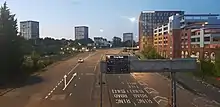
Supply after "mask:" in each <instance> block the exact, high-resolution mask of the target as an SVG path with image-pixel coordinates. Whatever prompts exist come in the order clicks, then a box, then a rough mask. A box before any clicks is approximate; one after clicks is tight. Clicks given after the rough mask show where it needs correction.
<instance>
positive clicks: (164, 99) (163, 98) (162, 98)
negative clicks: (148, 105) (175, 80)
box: [153, 96, 168, 104]
mask: <svg viewBox="0 0 220 107" xmlns="http://www.w3.org/2000/svg"><path fill="white" fill-rule="evenodd" d="M158 98H159V101H158V100H157V99H158ZM153 99H154V101H156V102H157V103H158V104H160V102H161V101H163V102H165V101H168V99H167V98H166V97H162V96H156V97H154V98H153Z"/></svg>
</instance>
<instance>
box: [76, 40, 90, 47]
mask: <svg viewBox="0 0 220 107" xmlns="http://www.w3.org/2000/svg"><path fill="white" fill-rule="evenodd" d="M76 42H78V43H80V44H81V45H82V46H87V45H88V44H92V43H94V41H93V40H92V39H90V38H88V39H79V40H76Z"/></svg>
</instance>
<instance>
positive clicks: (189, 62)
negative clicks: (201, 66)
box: [100, 55, 197, 107]
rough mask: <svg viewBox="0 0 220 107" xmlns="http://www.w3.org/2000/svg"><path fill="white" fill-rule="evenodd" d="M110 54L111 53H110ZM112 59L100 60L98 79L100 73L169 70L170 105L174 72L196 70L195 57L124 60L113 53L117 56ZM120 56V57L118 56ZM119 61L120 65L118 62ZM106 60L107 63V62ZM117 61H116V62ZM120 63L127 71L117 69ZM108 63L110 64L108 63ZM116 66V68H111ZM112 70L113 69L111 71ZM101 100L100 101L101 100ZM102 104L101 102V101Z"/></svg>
mask: <svg viewBox="0 0 220 107" xmlns="http://www.w3.org/2000/svg"><path fill="white" fill-rule="evenodd" d="M110 56H111V55H110ZM112 56H113V59H110V62H111V63H109V62H108V59H106V62H104V61H101V62H100V68H101V69H100V71H101V77H100V79H101V80H100V81H101V82H102V73H106V74H108V73H113V74H116V73H131V72H170V73H171V84H172V85H171V86H172V89H171V91H172V93H171V96H172V98H171V103H172V107H176V76H175V74H176V72H190V71H196V70H197V63H196V59H194V58H188V59H156V60H131V59H130V58H129V60H130V61H128V62H126V61H125V59H123V60H124V61H123V60H118V59H114V58H117V57H118V56H119V55H115V56H117V57H114V55H112ZM119 58H120V57H119ZM117 61H119V62H120V65H119V64H118V62H117ZM107 62H108V63H107ZM116 62H117V63H116ZM121 63H127V64H128V66H127V67H129V68H128V69H127V70H128V72H125V71H124V70H122V69H124V68H120V67H119V68H120V71H115V70H119V69H118V66H121ZM108 64H110V65H108ZM122 65H123V64H122ZM112 67H116V68H117V69H116V68H112ZM112 70H113V71H112ZM100 86H101V93H102V85H100ZM100 97H101V100H102V94H101V96H100ZM101 102H102V101H101ZM101 104H102V103H101Z"/></svg>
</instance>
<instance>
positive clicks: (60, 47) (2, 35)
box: [0, 2, 93, 86]
mask: <svg viewBox="0 0 220 107" xmlns="http://www.w3.org/2000/svg"><path fill="white" fill-rule="evenodd" d="M88 43H93V41H92V40H91V39H90V38H89V39H82V40H75V41H73V40H66V39H53V38H49V37H47V38H44V39H43V38H38V39H30V40H26V39H24V38H23V37H22V35H19V33H18V26H17V19H16V18H15V14H13V13H12V12H11V11H10V9H9V8H8V6H7V3H6V2H5V3H4V4H3V5H2V6H1V8H0V49H1V52H0V60H1V66H0V86H3V85H6V84H10V83H16V82H20V81H22V80H24V79H25V78H26V77H28V76H29V75H30V74H32V73H33V72H36V71H37V70H39V69H42V68H44V67H45V66H47V65H49V64H51V63H53V62H54V61H56V60H59V59H61V58H65V57H68V56H71V55H75V54H77V53H78V51H74V50H73V49H72V47H74V48H76V50H77V49H78V50H79V49H81V48H82V47H83V46H86V45H87V44H88Z"/></svg>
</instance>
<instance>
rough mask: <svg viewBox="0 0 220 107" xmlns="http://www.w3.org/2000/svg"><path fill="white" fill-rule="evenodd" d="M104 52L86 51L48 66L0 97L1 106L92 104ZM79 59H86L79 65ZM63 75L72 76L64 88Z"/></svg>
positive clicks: (87, 106) (36, 106)
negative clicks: (94, 85) (94, 86)
mask: <svg viewBox="0 0 220 107" xmlns="http://www.w3.org/2000/svg"><path fill="white" fill-rule="evenodd" d="M114 51H116V50H113V52H114ZM105 52H106V50H100V51H97V52H85V53H82V54H79V55H77V56H75V57H73V58H71V59H68V60H66V61H61V62H59V63H56V64H54V65H52V66H50V67H48V68H47V70H46V72H44V73H42V74H40V75H35V76H32V77H30V79H29V80H28V81H27V83H25V84H24V85H22V86H20V87H18V88H16V89H14V90H13V91H10V92H8V93H6V94H5V95H3V96H0V107H39V106H42V107H43V106H45V107H65V106H66V107H70V106H71V107H73V106H74V105H75V107H79V105H82V106H80V107H83V106H86V107H91V106H90V104H91V103H90V102H89V100H88V99H89V98H91V97H90V95H91V91H92V89H93V88H92V85H93V81H94V79H95V78H94V77H95V76H94V74H95V72H94V71H95V67H96V65H97V63H98V60H99V59H100V58H101V55H102V54H104V53H105ZM79 58H84V59H85V63H82V64H78V62H77V60H78V59H79ZM73 74H75V76H74V77H73ZM64 75H67V81H69V80H70V79H71V78H72V81H71V83H69V85H68V86H67V87H66V89H65V90H63V87H64V79H63V77H64ZM75 85H76V86H75ZM77 104H78V105H77Z"/></svg>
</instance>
